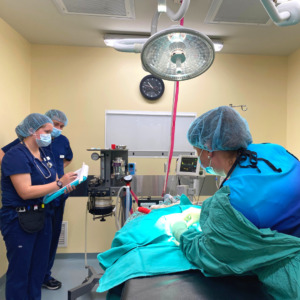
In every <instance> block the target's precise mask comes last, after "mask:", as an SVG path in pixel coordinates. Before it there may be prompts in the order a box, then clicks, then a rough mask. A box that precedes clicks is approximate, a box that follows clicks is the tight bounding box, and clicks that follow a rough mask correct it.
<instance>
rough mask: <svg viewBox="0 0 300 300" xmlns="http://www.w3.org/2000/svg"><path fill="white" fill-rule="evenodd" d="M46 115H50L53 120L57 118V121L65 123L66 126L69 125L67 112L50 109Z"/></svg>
mask: <svg viewBox="0 0 300 300" xmlns="http://www.w3.org/2000/svg"><path fill="white" fill-rule="evenodd" d="M45 115H46V116H47V117H49V118H50V119H51V120H55V121H58V122H62V123H64V125H65V126H67V124H68V118H67V116H66V115H65V113H63V112H62V111H60V110H57V109H50V110H48V111H47V112H46V113H45Z"/></svg>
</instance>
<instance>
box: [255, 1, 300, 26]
mask: <svg viewBox="0 0 300 300" xmlns="http://www.w3.org/2000/svg"><path fill="white" fill-rule="evenodd" d="M260 2H261V3H262V5H263V6H264V8H265V10H266V11H267V13H268V15H269V16H270V18H271V19H272V21H273V22H274V23H275V24H276V25H277V26H291V25H296V24H298V23H299V22H300V1H299V0H281V1H280V0H278V1H275V2H277V3H278V5H276V4H275V3H274V1H273V0H260Z"/></svg>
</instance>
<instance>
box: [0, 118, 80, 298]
mask: <svg viewBox="0 0 300 300" xmlns="http://www.w3.org/2000/svg"><path fill="white" fill-rule="evenodd" d="M52 129H53V122H52V121H51V119H50V118H48V117H47V116H45V115H42V114H30V115H29V116H27V117H26V118H25V119H24V120H23V121H22V122H21V123H20V124H19V125H18V126H17V127H16V133H17V135H18V137H19V138H20V140H21V141H22V142H21V143H19V144H17V145H16V146H14V147H12V148H11V149H10V150H9V151H8V152H7V153H6V154H5V156H4V158H3V160H2V168H1V172H2V177H1V188H2V208H1V210H0V221H1V222H0V223H1V232H2V235H3V238H4V241H5V244H6V249H7V259H8V263H9V265H8V270H7V273H6V300H21V299H24V300H39V299H41V286H42V283H43V279H44V275H45V273H46V269H47V265H48V258H49V248H50V241H51V237H52V233H51V220H50V214H48V213H47V211H48V209H47V205H46V206H45V207H44V205H43V204H42V199H43V197H44V196H45V195H47V194H49V193H52V192H55V191H57V190H59V189H60V188H61V187H63V186H66V185H68V184H69V183H70V182H72V181H73V180H74V179H75V178H76V176H77V175H76V173H73V172H71V173H67V174H65V175H64V176H63V177H62V178H61V179H60V180H58V177H57V172H56V168H55V162H54V159H53V156H52V153H51V152H50V151H48V150H47V149H45V148H41V147H46V146H48V145H49V144H50V143H51V132H52ZM71 190H72V188H71V187H70V186H69V187H68V191H71ZM38 211H39V212H43V215H44V222H41V218H39V219H36V218H32V217H30V218H28V216H32V212H34V214H35V213H36V212H38ZM35 215H36V214H35ZM39 215H40V214H39ZM24 216H25V218H24ZM37 224H38V226H36V225H37Z"/></svg>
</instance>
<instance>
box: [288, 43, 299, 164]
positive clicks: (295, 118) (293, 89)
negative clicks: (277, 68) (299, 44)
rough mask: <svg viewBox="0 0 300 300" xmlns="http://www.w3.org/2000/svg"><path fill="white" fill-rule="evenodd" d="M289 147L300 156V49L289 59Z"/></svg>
mask: <svg viewBox="0 0 300 300" xmlns="http://www.w3.org/2000/svg"><path fill="white" fill-rule="evenodd" d="M288 71H289V72H288V83H289V84H288V90H287V147H288V150H289V151H291V152H292V153H293V154H294V155H296V156H297V157H298V158H299V157H300V134H299V128H300V118H299V116H300V49H299V50H298V51H296V52H295V53H293V54H292V55H290V57H289V59H288Z"/></svg>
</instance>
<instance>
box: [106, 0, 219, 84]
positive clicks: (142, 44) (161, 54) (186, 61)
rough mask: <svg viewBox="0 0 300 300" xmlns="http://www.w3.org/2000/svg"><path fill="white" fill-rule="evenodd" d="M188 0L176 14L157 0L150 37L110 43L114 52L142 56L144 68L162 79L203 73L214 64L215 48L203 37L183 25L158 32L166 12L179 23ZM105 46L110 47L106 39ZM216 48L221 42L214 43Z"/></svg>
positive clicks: (185, 77)
mask: <svg viewBox="0 0 300 300" xmlns="http://www.w3.org/2000/svg"><path fill="white" fill-rule="evenodd" d="M189 4H190V0H183V1H182V3H181V6H180V8H179V10H178V12H177V13H174V12H173V11H172V10H170V9H169V8H168V7H167V5H166V0H158V6H157V12H155V14H154V16H153V18H152V23H151V36H150V38H146V37H142V38H139V37H130V38H129V39H126V40H125V39H124V40H119V41H118V42H114V43H113V47H114V48H115V49H116V50H119V51H123V52H135V53H141V60H142V65H143V67H144V69H145V70H146V71H148V72H150V73H151V74H153V75H156V76H158V77H160V78H162V79H165V80H171V81H180V80H188V79H191V78H194V77H196V76H199V75H200V74H202V73H204V72H205V71H206V70H207V69H208V68H209V67H210V66H211V64H212V63H213V61H214V58H215V46H214V44H213V42H212V41H211V40H210V39H209V38H208V37H207V36H206V35H204V34H202V33H200V32H198V31H196V30H193V29H189V28H185V27H183V26H178V25H177V26H171V27H170V28H168V29H165V30H162V31H160V32H157V24H158V19H159V16H160V14H161V13H166V14H167V15H168V17H169V18H170V19H171V20H172V21H180V20H181V19H182V18H183V17H184V15H185V13H186V12H187V9H188V7H189ZM104 39H105V43H106V45H108V46H112V41H111V40H109V36H107V35H105V37H104ZM217 45H218V49H220V48H222V46H223V43H222V42H221V41H220V40H218V41H217Z"/></svg>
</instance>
